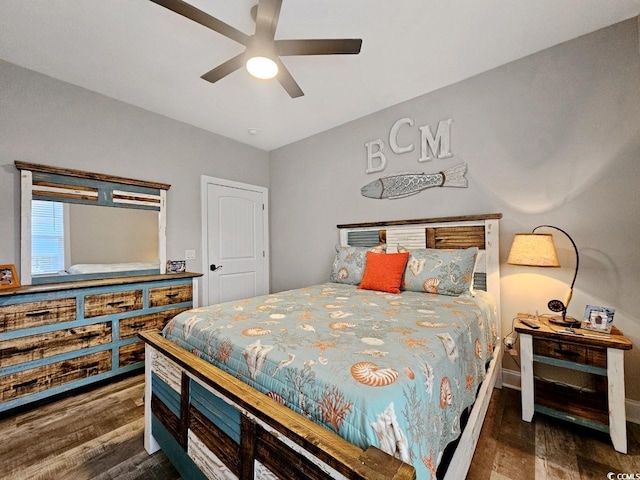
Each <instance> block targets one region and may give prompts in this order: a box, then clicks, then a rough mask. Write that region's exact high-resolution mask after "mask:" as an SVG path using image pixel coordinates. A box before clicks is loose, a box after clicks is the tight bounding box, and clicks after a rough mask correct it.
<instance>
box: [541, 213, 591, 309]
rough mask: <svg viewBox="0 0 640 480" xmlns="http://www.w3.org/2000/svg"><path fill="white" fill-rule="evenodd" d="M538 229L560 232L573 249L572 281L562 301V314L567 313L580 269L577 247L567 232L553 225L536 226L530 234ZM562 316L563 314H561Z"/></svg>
mask: <svg viewBox="0 0 640 480" xmlns="http://www.w3.org/2000/svg"><path fill="white" fill-rule="evenodd" d="M539 228H553V229H555V230H558V231H559V232H562V233H564V234H565V235H566V237H567V238H568V239H569V240H570V241H571V244H572V245H573V249H574V250H575V252H576V271H575V273H574V274H573V280H572V281H571V287H570V288H569V292H568V293H567V296H566V297H565V300H564V312H566V311H567V307H568V306H569V302H570V301H571V297H572V296H573V286H574V284H575V283H576V278H577V277H578V268H579V267H580V254H579V253H578V247H577V246H576V242H574V241H573V238H571V235H569V234H568V233H567V232H565V231H564V230H562V229H561V228H558V227H554V226H553V225H538V226H537V227H536V228H534V229H533V230H532V232H531V233H536V230H537V229H539ZM563 316H564V314H563Z"/></svg>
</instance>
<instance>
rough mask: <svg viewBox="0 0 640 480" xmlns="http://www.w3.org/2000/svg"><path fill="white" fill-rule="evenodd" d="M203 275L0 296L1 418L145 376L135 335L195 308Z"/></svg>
mask: <svg viewBox="0 0 640 480" xmlns="http://www.w3.org/2000/svg"><path fill="white" fill-rule="evenodd" d="M200 275H201V274H193V273H179V274H170V275H162V274H157V275H140V276H127V277H118V278H109V279H93V280H83V281H76V282H69V283H56V284H48V285H31V286H24V287H18V288H15V289H9V290H0V412H2V411H6V410H10V409H12V408H15V407H19V406H22V405H26V404H28V403H31V402H34V401H37V400H41V399H44V398H47V397H50V396H52V395H56V394H59V393H62V392H67V391H70V390H72V389H75V388H78V387H81V386H84V385H88V384H90V383H93V382H96V381H99V380H103V379H107V378H110V377H114V376H116V375H119V374H122V373H125V372H129V371H132V370H136V369H140V368H142V367H143V366H144V343H143V342H141V341H140V340H139V338H138V336H137V334H138V332H140V331H143V330H151V329H161V328H163V327H164V325H165V324H166V322H168V321H169V320H170V319H171V318H172V317H173V316H174V315H176V314H178V313H179V312H182V311H184V310H187V309H189V308H192V305H193V291H194V281H195V279H196V278H197V277H199V276H200Z"/></svg>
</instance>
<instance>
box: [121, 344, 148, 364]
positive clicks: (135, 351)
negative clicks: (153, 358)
mask: <svg viewBox="0 0 640 480" xmlns="http://www.w3.org/2000/svg"><path fill="white" fill-rule="evenodd" d="M143 361H144V342H136V343H130V344H129V345H124V346H122V347H120V348H119V349H118V367H120V368H122V367H126V366H127V365H133V364H134V363H138V362H143Z"/></svg>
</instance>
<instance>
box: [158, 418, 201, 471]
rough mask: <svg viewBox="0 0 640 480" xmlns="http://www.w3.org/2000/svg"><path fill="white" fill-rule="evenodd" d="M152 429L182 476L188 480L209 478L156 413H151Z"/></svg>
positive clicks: (161, 446)
mask: <svg viewBox="0 0 640 480" xmlns="http://www.w3.org/2000/svg"><path fill="white" fill-rule="evenodd" d="M151 431H152V432H153V437H154V438H155V439H156V441H157V442H158V444H159V445H160V448H162V451H163V452H164V453H165V455H166V456H167V457H168V458H169V460H170V461H171V464H172V465H173V466H174V467H175V468H176V470H178V473H180V476H181V478H184V479H188V480H207V479H206V477H205V476H204V474H203V473H202V472H201V471H200V469H199V468H198V466H197V465H196V464H195V463H193V460H191V458H190V457H189V455H187V453H186V452H185V451H184V450H183V449H182V447H181V446H180V444H179V443H178V442H177V441H176V440H175V438H173V437H172V436H171V434H170V433H169V432H168V431H167V429H166V428H165V427H164V425H162V422H160V420H158V418H157V417H156V416H155V415H151Z"/></svg>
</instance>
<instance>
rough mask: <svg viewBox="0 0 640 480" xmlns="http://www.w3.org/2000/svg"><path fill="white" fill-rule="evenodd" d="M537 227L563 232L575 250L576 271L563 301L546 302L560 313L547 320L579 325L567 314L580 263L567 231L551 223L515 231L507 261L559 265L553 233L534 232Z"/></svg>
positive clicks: (536, 265) (519, 263) (530, 264)
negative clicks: (529, 230)
mask: <svg viewBox="0 0 640 480" xmlns="http://www.w3.org/2000/svg"><path fill="white" fill-rule="evenodd" d="M539 228H553V229H555V230H558V231H559V232H562V233H564V234H565V235H566V236H567V238H568V239H569V240H570V241H571V244H572V245H573V248H574V250H575V252H576V271H575V273H574V275H573V281H572V282H571V287H570V288H569V291H568V292H567V295H566V296H565V299H564V302H562V301H560V300H551V301H549V303H548V304H547V306H548V307H549V310H551V311H552V312H561V315H560V316H555V317H551V318H550V319H549V321H550V322H552V323H555V324H558V325H564V326H566V327H577V326H580V320H576V319H575V318H573V317H568V316H567V307H568V306H569V302H570V301H571V297H572V295H573V285H574V284H575V283H576V277H577V276H578V266H579V265H580V255H579V254H578V247H576V243H575V242H574V241H573V238H571V236H570V235H569V234H568V233H567V232H565V231H564V230H562V229H561V228H558V227H554V226H553V225H539V226H537V227H536V228H534V229H533V230H532V231H531V233H516V234H515V236H514V238H513V243H512V244H511V251H510V252H509V258H508V259H507V263H508V264H509V265H524V266H528V267H559V266H560V262H559V261H558V254H557V253H556V246H555V244H554V243H553V235H551V234H550V233H536V230H538V229H539Z"/></svg>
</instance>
